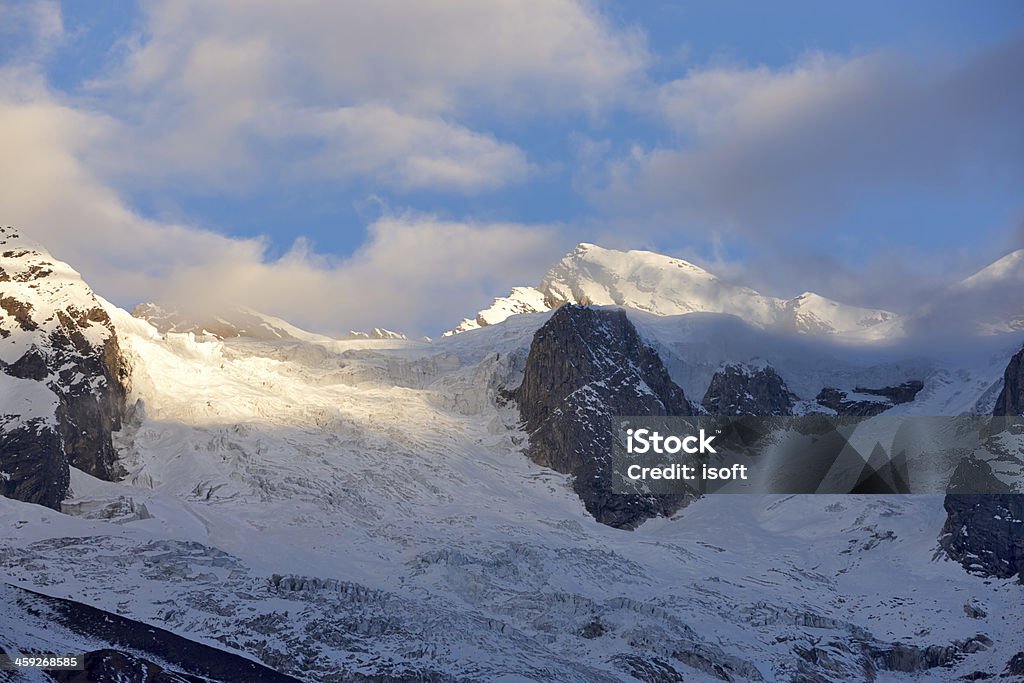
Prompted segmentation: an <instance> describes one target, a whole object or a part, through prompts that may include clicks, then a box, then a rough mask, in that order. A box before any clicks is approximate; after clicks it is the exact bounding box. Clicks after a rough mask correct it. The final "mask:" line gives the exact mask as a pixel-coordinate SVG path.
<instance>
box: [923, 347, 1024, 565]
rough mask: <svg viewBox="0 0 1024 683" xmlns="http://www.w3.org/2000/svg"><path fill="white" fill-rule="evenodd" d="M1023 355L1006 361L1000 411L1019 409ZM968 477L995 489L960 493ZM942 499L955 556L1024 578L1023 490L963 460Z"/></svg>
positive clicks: (947, 543) (1023, 401)
mask: <svg viewBox="0 0 1024 683" xmlns="http://www.w3.org/2000/svg"><path fill="white" fill-rule="evenodd" d="M1022 359H1024V350H1022V351H1020V352H1018V353H1017V354H1016V355H1015V356H1014V357H1013V358H1011V359H1010V362H1009V364H1008V365H1007V367H1006V372H1005V373H1004V375H1003V377H1004V384H1003V390H1002V391H1001V392H1000V394H999V398H998V400H997V401H996V406H995V409H994V410H993V415H995V416H996V417H999V416H1011V415H1020V414H1021V407H1022V406H1024V385H1022V383H1021V377H1022V372H1024V368H1022V365H1021V362H1022ZM968 477H969V478H972V479H977V478H981V479H984V480H985V481H986V482H987V485H988V488H989V489H990V490H992V491H996V492H997V493H990V494H984V495H978V494H973V495H972V494H963V493H957V492H956V489H957V486H958V483H959V482H960V481H961V480H964V479H966V478H968ZM943 504H944V506H945V508H946V514H947V517H946V523H945V525H944V526H943V529H942V536H941V537H940V541H941V543H942V547H943V548H944V549H945V550H946V553H947V554H948V555H949V556H950V557H951V558H953V559H954V560H956V561H958V562H960V563H961V564H963V566H964V568H966V569H967V571H970V572H973V573H976V574H980V575H982V576H995V577H998V578H1004V579H1005V578H1009V577H1012V576H1015V575H1016V576H1020V578H1021V580H1022V581H1024V495H1022V494H1019V493H1011V492H1010V489H1009V488H1008V487H1007V486H1006V485H1005V484H1003V483H1002V482H1000V481H999V480H998V479H996V477H995V476H994V475H993V474H992V470H991V468H990V467H989V466H988V465H987V464H985V463H983V462H978V461H971V460H965V461H964V462H961V463H960V465H959V466H958V467H957V469H956V472H954V474H953V479H952V481H951V482H950V487H949V491H948V494H947V495H946V499H945V501H944V503H943Z"/></svg>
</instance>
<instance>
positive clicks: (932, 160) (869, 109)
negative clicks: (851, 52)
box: [592, 38, 1024, 239]
mask: <svg viewBox="0 0 1024 683" xmlns="http://www.w3.org/2000/svg"><path fill="white" fill-rule="evenodd" d="M1021 63H1024V40H1021V39H1020V38H1017V39H1015V40H1012V41H1010V42H1008V43H1006V44H1003V45H1000V46H997V47H995V48H991V49H989V50H988V51H986V52H981V53H979V54H975V55H971V56H967V57H965V58H964V59H963V60H962V61H961V62H960V63H959V64H954V65H949V64H928V65H924V64H919V63H916V62H914V61H913V60H911V59H909V58H907V57H906V56H905V55H900V54H897V53H885V52H877V53H872V54H868V55H864V56H860V57H853V58H838V57H834V56H826V55H811V56H808V57H807V58H805V59H803V60H801V61H799V62H797V63H795V64H792V65H790V66H788V67H785V68H779V69H771V68H768V67H764V66H760V67H753V68H746V67H739V68H729V67H705V68H696V69H693V70H691V71H690V72H689V73H688V74H687V75H686V76H685V77H684V78H682V79H679V80H677V81H674V82H671V83H668V84H666V85H664V86H662V87H661V88H660V92H659V97H658V98H656V108H657V111H658V114H659V115H660V116H661V117H662V118H663V121H664V122H665V125H666V126H667V127H668V128H669V129H670V130H672V131H673V132H674V135H675V139H674V140H672V141H670V142H668V143H660V144H658V145H655V146H651V147H641V146H634V147H633V148H632V149H631V150H630V152H629V153H628V154H625V155H621V156H619V157H618V158H613V159H611V160H610V162H609V163H608V164H607V166H606V167H605V177H604V178H603V179H599V180H597V181H596V183H597V185H598V187H597V188H596V189H592V192H593V195H594V196H595V198H597V199H598V201H599V202H600V203H601V205H602V206H603V207H605V208H611V209H616V210H622V211H631V210H633V209H635V208H636V207H638V206H641V207H644V208H645V210H649V211H651V212H657V211H662V212H664V213H665V214H666V215H667V216H670V217H673V218H674V222H675V225H676V229H681V230H686V229H688V226H689V229H691V230H693V231H695V232H702V233H706V232H707V231H708V230H709V229H714V230H720V231H722V232H724V233H730V232H731V233H733V234H736V235H741V236H744V237H746V238H750V237H754V238H758V237H761V236H765V237H767V236H771V238H772V239H780V238H785V237H787V236H791V235H793V234H800V233H803V234H807V233H808V232H819V231H821V230H822V229H823V227H824V226H826V225H828V224H829V223H836V222H837V221H838V220H839V219H840V218H841V217H842V216H843V215H844V212H846V211H848V210H850V209H851V207H856V206H857V205H858V204H861V203H863V202H864V201H865V199H866V197H868V196H870V195H871V193H872V192H876V191H881V192H889V193H892V192H897V193H910V192H913V191H916V190H921V189H927V190H929V191H936V190H938V191H940V192H941V191H955V190H957V189H958V188H959V183H961V182H962V181H963V180H964V178H965V174H974V175H975V176H976V177H977V174H978V173H982V174H984V177H988V178H991V181H992V182H993V183H996V184H999V183H1002V184H1006V183H1007V181H1008V180H1010V182H1012V179H1014V178H1016V179H1020V178H1021V177H1022V176H1024V167H1022V164H1021V158H1022V153H1024V141H1022V139H1021V137H1020V135H1019V131H1020V123H1019V122H1020V121H1021V120H1022V119H1024V87H1022V81H1021V80H1020V64H1021Z"/></svg>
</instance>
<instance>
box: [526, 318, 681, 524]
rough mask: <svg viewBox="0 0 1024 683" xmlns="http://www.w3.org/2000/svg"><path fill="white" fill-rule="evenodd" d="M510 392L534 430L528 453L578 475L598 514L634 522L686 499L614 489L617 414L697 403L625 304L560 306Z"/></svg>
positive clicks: (668, 411) (675, 409) (666, 411)
mask: <svg viewBox="0 0 1024 683" xmlns="http://www.w3.org/2000/svg"><path fill="white" fill-rule="evenodd" d="M511 397H512V398H514V399H515V401H516V403H517V404H518V406H519V414H520V416H521V418H522V420H523V422H524V425H525V429H526V431H527V432H528V433H529V435H530V445H529V450H528V454H529V456H530V458H531V459H532V460H533V461H534V462H536V463H538V464H540V465H544V466H545V467H550V468H552V469H554V470H556V471H558V472H562V473H565V474H571V475H573V488H574V490H575V491H576V493H577V494H578V495H579V496H580V499H581V500H582V501H583V503H584V505H585V506H586V508H587V511H588V512H590V514H592V515H593V516H594V517H595V519H597V520H598V521H599V522H601V523H603V524H608V525H610V526H614V527H620V528H634V527H636V526H637V525H638V524H640V523H641V522H642V521H644V520H645V519H648V518H650V517H654V516H658V515H667V514H671V513H672V512H673V511H675V510H676V509H678V508H679V507H680V506H682V505H683V504H684V502H685V499H684V497H683V496H638V495H620V494H613V493H612V491H611V451H612V418H613V416H616V415H685V414H689V413H690V412H691V410H692V409H691V406H690V405H689V403H688V401H687V400H686V396H685V395H684V394H683V390H682V389H680V388H679V387H678V386H676V384H675V383H674V382H673V381H672V380H671V378H670V377H669V375H668V371H667V370H666V369H665V366H664V365H663V364H662V361H661V358H660V357H659V356H658V353H657V352H656V351H655V350H654V349H653V348H652V347H650V346H648V345H647V344H645V343H644V342H643V340H642V339H641V338H640V335H639V334H638V333H637V331H636V328H635V327H633V324H632V323H631V322H630V321H629V319H628V318H627V317H626V314H625V312H624V311H622V310H597V309H593V308H587V307H584V306H575V305H572V304H566V305H564V306H562V307H561V308H559V309H558V310H557V311H555V313H554V314H553V315H552V316H551V318H550V319H549V320H548V321H547V323H545V324H544V326H543V327H541V328H540V329H539V330H538V331H537V333H536V334H535V335H534V338H533V342H532V344H531V346H530V353H529V356H528V358H527V361H526V368H525V372H524V376H523V382H522V385H521V386H520V387H519V388H518V389H516V390H515V391H514V392H512V393H511Z"/></svg>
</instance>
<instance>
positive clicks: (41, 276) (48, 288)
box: [0, 228, 127, 507]
mask: <svg viewBox="0 0 1024 683" xmlns="http://www.w3.org/2000/svg"><path fill="white" fill-rule="evenodd" d="M0 303H2V306H0V307H2V313H0V337H2V338H3V340H2V343H0V373H2V374H3V375H5V376H6V377H5V379H4V383H5V387H4V388H5V389H8V390H9V392H10V393H11V396H10V397H9V400H7V401H4V402H3V404H2V405H0V472H2V473H3V476H2V477H0V479H2V480H3V481H2V486H0V491H2V492H3V493H4V495H7V496H10V497H15V498H18V499H20V500H25V501H28V502H34V503H41V504H43V505H47V506H50V507H59V502H60V500H61V499H62V498H63V497H64V495H65V494H66V492H67V487H68V481H69V472H68V467H69V466H73V467H77V468H79V469H81V470H83V471H85V472H88V473H89V474H91V475H93V476H95V477H99V478H101V479H107V480H114V479H116V478H118V477H119V476H120V475H121V474H122V471H121V468H120V466H119V465H118V462H117V454H116V452H115V450H114V447H113V444H112V442H111V432H113V431H116V430H118V429H120V427H121V419H122V417H123V415H124V410H125V388H124V381H125V379H126V372H127V371H126V369H125V368H124V366H123V363H122V360H121V353H120V349H119V347H118V342H117V335H116V334H115V332H114V328H113V324H112V322H111V320H110V317H109V316H108V315H107V312H106V311H105V310H104V309H103V307H102V306H101V305H100V302H99V300H98V299H97V298H96V297H95V295H94V294H93V293H92V290H90V289H89V287H88V286H87V285H86V284H85V283H84V282H82V280H81V278H80V276H79V275H78V273H76V272H75V271H74V270H72V269H71V268H70V267H69V266H68V265H67V264H64V263H61V262H60V261H57V260H55V259H53V258H52V257H51V256H50V255H49V254H47V253H46V252H45V251H44V250H42V249H41V248H39V247H36V246H34V245H31V243H29V242H27V241H26V240H24V239H23V238H21V236H20V235H19V234H18V233H17V231H15V230H13V229H12V228H0ZM11 382H20V383H19V384H18V385H17V386H16V387H13V385H11V386H12V387H13V388H10V387H7V386H6V385H7V384H10V383H11Z"/></svg>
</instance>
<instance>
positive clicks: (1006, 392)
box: [992, 349, 1024, 416]
mask: <svg viewBox="0 0 1024 683" xmlns="http://www.w3.org/2000/svg"><path fill="white" fill-rule="evenodd" d="M992 414H993V415H1012V416H1018V415H1024V349H1021V350H1020V351H1018V352H1017V353H1016V354H1015V355H1014V356H1013V358H1011V359H1010V363H1009V365H1007V366H1006V372H1004V373H1003V389H1002V391H1000V392H999V397H998V398H996V405H995V409H994V410H993V411H992Z"/></svg>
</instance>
